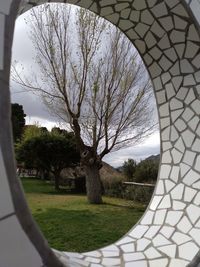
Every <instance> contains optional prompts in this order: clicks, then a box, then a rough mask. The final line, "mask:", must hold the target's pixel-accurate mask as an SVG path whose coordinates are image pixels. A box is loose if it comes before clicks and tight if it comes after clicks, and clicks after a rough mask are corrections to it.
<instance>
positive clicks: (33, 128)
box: [22, 124, 48, 142]
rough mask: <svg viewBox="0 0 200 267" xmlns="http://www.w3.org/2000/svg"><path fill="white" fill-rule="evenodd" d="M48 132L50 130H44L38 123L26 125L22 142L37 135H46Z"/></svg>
mask: <svg viewBox="0 0 200 267" xmlns="http://www.w3.org/2000/svg"><path fill="white" fill-rule="evenodd" d="M47 133H48V130H47V131H46V130H44V129H43V127H40V126H39V125H37V124H33V125H26V126H25V127H24V132H23V135H22V142H24V141H27V140H29V139H32V138H34V137H37V136H41V135H45V134H47Z"/></svg>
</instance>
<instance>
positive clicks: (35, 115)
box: [11, 12, 160, 167]
mask: <svg viewBox="0 0 200 267" xmlns="http://www.w3.org/2000/svg"><path fill="white" fill-rule="evenodd" d="M26 16H28V12H26V13H25V14H24V15H21V16H20V17H19V18H18V19H17V21H16V25H15V36H14V43H13V61H17V62H18V63H17V64H22V65H23V66H24V70H25V71H26V70H28V69H29V68H30V67H31V66H32V67H33V68H34V49H33V46H32V43H31V41H30V40H29V37H28V34H29V33H30V31H29V28H28V26H27V25H26V23H25V18H26ZM11 98H12V103H19V104H21V105H23V108H24V111H25V113H26V115H27V116H26V123H27V124H32V123H35V122H37V123H39V124H40V125H41V126H46V127H47V128H48V129H51V128H52V127H54V126H60V124H59V123H58V122H57V121H56V118H55V117H53V116H52V115H50V114H49V113H48V111H47V109H46V108H45V105H44V104H43V103H42V102H41V100H40V98H39V97H37V96H35V95H33V94H31V93H25V92H21V88H20V87H19V86H18V85H16V84H15V85H13V84H11ZM159 153H160V136H159V132H156V133H155V134H154V135H153V136H151V137H150V138H149V139H148V140H146V141H145V142H144V143H142V144H140V145H138V146H135V147H131V146H129V147H128V148H126V149H121V150H120V151H117V152H112V153H110V154H109V155H107V156H106V157H105V158H104V160H105V161H106V162H107V163H109V164H111V165H112V166H114V167H118V166H120V165H122V164H123V162H124V161H125V160H127V159H128V158H133V159H135V160H137V161H140V160H141V159H144V158H146V157H149V156H150V155H156V154H159Z"/></svg>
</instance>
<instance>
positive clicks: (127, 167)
mask: <svg viewBox="0 0 200 267" xmlns="http://www.w3.org/2000/svg"><path fill="white" fill-rule="evenodd" d="M136 166H137V163H136V161H135V160H134V159H128V160H127V161H125V162H124V164H123V166H122V171H123V173H124V175H125V176H126V178H127V179H128V180H129V181H132V180H133V175H134V173H135V170H136Z"/></svg>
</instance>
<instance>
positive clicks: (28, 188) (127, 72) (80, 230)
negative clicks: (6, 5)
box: [11, 4, 160, 252]
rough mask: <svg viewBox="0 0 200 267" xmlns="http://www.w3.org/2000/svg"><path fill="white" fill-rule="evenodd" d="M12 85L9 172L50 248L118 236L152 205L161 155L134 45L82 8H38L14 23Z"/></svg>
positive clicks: (96, 244)
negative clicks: (12, 167)
mask: <svg viewBox="0 0 200 267" xmlns="http://www.w3.org/2000/svg"><path fill="white" fill-rule="evenodd" d="M27 32H28V33H27ZM28 36H29V37H28ZM21 40H23V47H25V49H23V51H22V49H21ZM30 66H31V67H30ZM11 84H12V102H13V104H12V111H13V116H12V122H13V133H14V141H15V144H16V146H15V147H16V157H17V166H18V169H17V172H18V176H19V177H20V178H21V180H22V183H23V186H24V190H25V193H26V196H27V200H28V203H29V207H30V209H31V211H32V214H33V217H34V218H35V220H36V222H37V223H38V225H39V226H40V228H41V230H42V231H43V233H44V235H45V237H46V238H47V240H48V242H49V245H50V246H51V247H53V248H55V249H58V250H62V251H74V252H84V251H91V250H94V249H97V248H100V247H104V246H106V245H109V244H111V243H113V242H115V241H116V240H118V239H119V238H121V236H123V235H124V234H125V233H126V232H127V231H128V230H129V229H130V228H132V226H133V224H135V223H136V222H137V221H138V220H139V218H141V216H142V214H143V212H144V210H145V207H146V205H147V204H148V202H149V201H150V198H151V195H152V193H153V189H154V185H155V183H156V179H157V171H158V165H159V155H158V154H159V152H160V143H159V140H160V138H159V133H158V130H156V129H157V128H158V127H157V113H156V105H155V99H154V95H153V90H152V86H151V82H150V80H149V75H148V73H147V70H146V68H145V66H144V64H143V62H142V60H141V58H140V56H139V55H138V53H137V51H136V49H135V48H134V47H133V45H132V43H130V42H129V41H128V38H127V37H126V36H125V35H124V34H123V33H121V32H120V31H119V30H118V29H117V28H116V27H115V26H113V25H111V24H110V23H108V22H107V21H105V20H103V19H102V18H98V17H96V16H95V15H94V14H93V13H91V12H89V11H87V10H85V9H81V8H79V7H75V6H72V5H67V4H45V5H40V6H38V7H35V8H33V9H31V10H30V11H28V12H26V13H25V14H23V15H21V16H20V17H19V18H18V20H17V22H16V30H15V39H14V45H13V64H12V77H11ZM14 103H15V104H14ZM25 114H26V115H25ZM156 127H157V128H156ZM146 158H147V159H146ZM91 204H95V205H91ZM97 204H100V205H97ZM113 229H114V231H113Z"/></svg>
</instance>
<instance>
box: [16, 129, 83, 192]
mask: <svg viewBox="0 0 200 267" xmlns="http://www.w3.org/2000/svg"><path fill="white" fill-rule="evenodd" d="M16 155H17V160H18V161H20V162H23V163H24V165H25V167H27V168H34V169H37V170H40V171H43V172H44V171H47V172H51V173H52V174H53V176H54V179H55V188H56V189H57V190H58V189H59V180H60V173H61V171H62V170H63V169H64V168H67V167H71V166H73V165H74V164H77V163H78V162H79V160H80V157H79V153H78V151H77V150H76V144H75V141H74V138H73V137H72V135H71V134H70V133H69V135H68V136H67V135H65V136H63V135H61V134H55V133H54V134H52V133H49V132H46V133H45V134H44V133H43V134H41V135H37V136H33V137H30V138H28V139H27V138H26V139H25V140H23V141H22V142H21V143H20V144H18V146H17V148H16Z"/></svg>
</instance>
